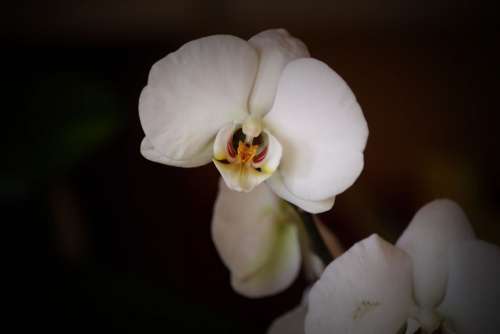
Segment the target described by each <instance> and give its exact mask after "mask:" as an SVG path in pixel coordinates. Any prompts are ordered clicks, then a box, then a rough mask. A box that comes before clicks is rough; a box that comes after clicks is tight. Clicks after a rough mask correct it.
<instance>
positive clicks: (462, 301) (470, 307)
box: [439, 240, 500, 334]
mask: <svg viewBox="0 0 500 334" xmlns="http://www.w3.org/2000/svg"><path fill="white" fill-rule="evenodd" d="M499 310H500V247H498V246H496V245H493V244H489V243H487V242H484V241H480V240H471V241H466V242H463V243H460V244H457V245H455V246H453V247H452V249H451V250H450V262H449V274H448V284H447V290H446V296H445V299H444V301H443V303H442V305H440V307H439V311H440V313H442V314H444V315H445V317H446V318H447V320H448V321H449V322H450V325H451V327H452V328H453V329H454V330H455V331H456V333H491V334H493V333H498V332H499V329H500V313H499V312H500V311H499Z"/></svg>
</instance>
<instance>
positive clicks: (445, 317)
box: [305, 200, 500, 334]
mask: <svg viewBox="0 0 500 334" xmlns="http://www.w3.org/2000/svg"><path fill="white" fill-rule="evenodd" d="M499 283H500V248H499V247H497V246H495V245H492V244H488V243H486V242H484V241H480V240H477V239H476V238H475V236H474V232H473V230H472V228H471V226H470V224H469V222H468V220H467V217H466V216H465V214H464V212H463V211H462V210H461V208H460V207H459V206H458V205H457V204H455V203H454V202H452V201H449V200H437V201H434V202H431V203H429V204H427V205H426V206H424V207H423V208H422V209H420V210H419V211H418V212H417V214H416V215H415V217H414V218H413V220H412V222H411V223H410V225H409V226H408V228H407V229H406V231H405V232H404V233H403V235H402V236H401V237H400V239H399V240H398V242H397V244H396V247H395V246H393V245H391V244H389V243H388V242H386V241H384V240H383V239H381V238H380V237H378V236H377V235H372V236H371V237H369V238H367V239H365V240H363V241H361V242H359V243H357V244H356V245H354V246H353V247H352V248H351V249H350V250H349V251H348V252H347V253H345V254H344V255H342V256H341V257H339V258H337V259H336V260H335V261H333V262H332V263H331V264H330V265H328V267H327V268H326V269H325V271H324V273H323V275H322V276H321V278H320V279H319V281H318V282H317V283H316V284H315V285H314V286H313V287H312V289H311V292H310V295H309V304H308V307H309V310H308V314H307V316H306V323H305V330H306V333H308V334H323V333H356V334H364V333H389V334H390V333H398V331H399V330H400V329H401V328H402V327H403V326H404V325H405V323H406V322H407V321H408V320H410V321H409V322H408V326H407V331H406V332H407V333H413V332H415V331H416V330H418V328H420V331H421V332H423V333H433V332H435V331H436V330H437V329H438V328H439V329H440V330H441V332H443V333H457V334H467V333H498V332H499V331H500V287H499ZM403 328H404V327H403Z"/></svg>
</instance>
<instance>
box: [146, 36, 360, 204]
mask: <svg viewBox="0 0 500 334" xmlns="http://www.w3.org/2000/svg"><path fill="white" fill-rule="evenodd" d="M139 115H140V120H141V124H142V127H143V130H144V132H145V138H144V139H143V141H142V143H141V152H142V154H143V156H144V157H146V158H147V159H150V160H152V161H156V162H160V163H163V164H167V165H172V166H180V167H196V166H201V165H204V164H207V163H209V162H210V161H213V162H214V163H215V165H216V167H217V169H218V170H219V171H220V173H221V174H222V177H223V178H224V180H225V182H226V184H227V186H228V187H229V188H231V189H233V190H237V191H250V190H251V189H253V188H254V187H255V186H256V185H258V184H260V183H261V182H263V181H265V180H267V183H268V184H269V185H270V187H271V188H272V190H273V191H274V192H275V193H276V194H278V195H279V196H280V197H282V198H284V199H286V200H287V201H289V202H291V203H293V204H295V205H297V206H299V207H301V208H302V209H304V210H306V211H308V212H312V213H317V212H323V211H326V210H329V209H330V208H331V207H332V206H333V202H334V196H335V195H337V194H339V193H341V192H342V191H344V190H345V189H346V188H348V187H349V186H350V185H351V184H352V183H353V182H354V181H355V180H356V178H357V177H358V176H359V174H360V172H361V170H362V168H363V150H364V148H365V145H366V140H367V136H368V128H367V125H366V121H365V119H364V117H363V113H362V111H361V109H360V107H359V105H358V103H357V101H356V98H355V96H354V95H353V93H352V91H351V90H350V89H349V87H348V86H347V84H346V83H345V82H344V80H342V78H341V77H340V76H339V75H337V74H336V73H335V72H334V71H333V70H331V69H330V68H329V67H328V66H327V65H326V64H324V63H323V62H321V61H319V60H316V59H313V58H309V52H308V50H307V48H306V46H305V45H304V44H303V43H302V42H301V41H300V40H298V39H296V38H294V37H292V36H290V35H289V34H288V33H287V32H286V31H285V30H283V29H278V30H267V31H264V32H261V33H259V34H257V35H255V36H253V37H252V38H250V40H248V41H245V40H242V39H240V38H237V37H234V36H229V35H214V36H208V37H204V38H200V39H197V40H194V41H191V42H189V43H187V44H185V45H183V46H182V47H181V48H180V49H179V50H177V51H176V52H173V53H170V54H169V55H167V56H166V57H165V58H163V59H161V60H160V61H158V62H157V63H156V64H154V65H153V67H152V68H151V71H150V73H149V78H148V84H147V86H146V87H145V88H144V89H143V91H142V93H141V97H140V101H139Z"/></svg>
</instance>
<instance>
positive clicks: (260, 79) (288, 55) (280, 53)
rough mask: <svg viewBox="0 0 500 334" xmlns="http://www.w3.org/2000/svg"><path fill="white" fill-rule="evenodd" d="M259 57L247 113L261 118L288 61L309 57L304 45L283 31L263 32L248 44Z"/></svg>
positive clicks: (267, 109)
mask: <svg viewBox="0 0 500 334" xmlns="http://www.w3.org/2000/svg"><path fill="white" fill-rule="evenodd" d="M248 42H249V43H250V44H251V45H252V46H254V47H255V48H256V49H257V51H258V53H259V70H258V72H257V78H256V80H255V85H254V87H253V90H252V95H251V97H250V101H249V104H250V112H251V113H252V114H253V115H259V116H263V115H264V114H266V113H267V112H269V110H271V107H272V105H273V101H274V96H275V95H276V89H277V87H278V82H279V79H280V76H281V72H282V71H283V69H284V68H285V66H286V64H288V63H289V62H290V61H292V60H294V59H297V58H303V57H309V51H308V50H307V47H306V46H305V44H304V43H303V42H302V41H301V40H299V39H297V38H295V37H292V36H290V34H289V33H288V32H287V31H286V30H284V29H271V30H266V31H263V32H261V33H259V34H257V35H255V36H253V37H252V38H250V40H249V41H248Z"/></svg>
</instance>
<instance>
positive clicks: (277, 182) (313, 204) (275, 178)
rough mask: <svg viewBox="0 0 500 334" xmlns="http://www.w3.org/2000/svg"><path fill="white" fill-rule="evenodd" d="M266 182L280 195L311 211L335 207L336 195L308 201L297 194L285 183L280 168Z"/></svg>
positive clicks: (316, 211) (317, 211)
mask: <svg viewBox="0 0 500 334" xmlns="http://www.w3.org/2000/svg"><path fill="white" fill-rule="evenodd" d="M266 183H267V184H268V185H269V186H270V187H271V189H272V190H273V191H274V192H275V193H276V194H277V195H278V196H280V197H281V198H283V199H284V200H286V201H288V202H290V203H292V204H294V205H296V206H298V207H299V208H301V209H302V210H304V211H307V212H309V213H321V212H325V211H328V210H330V209H331V208H332V207H333V204H334V202H335V197H330V198H327V199H324V200H321V201H308V200H305V199H302V198H299V197H297V196H295V195H294V194H292V193H291V192H290V190H288V189H287V187H286V186H285V184H284V183H283V180H282V177H281V175H280V172H279V169H278V170H277V171H276V172H274V174H273V175H272V176H271V177H270V178H269V179H267V180H266Z"/></svg>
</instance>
